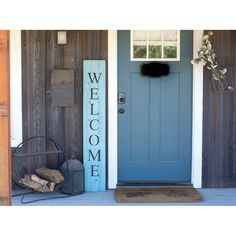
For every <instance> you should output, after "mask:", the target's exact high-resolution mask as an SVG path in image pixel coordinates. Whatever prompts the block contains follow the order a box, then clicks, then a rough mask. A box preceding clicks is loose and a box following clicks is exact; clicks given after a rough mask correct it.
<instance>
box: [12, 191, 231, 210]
mask: <svg viewBox="0 0 236 236" xmlns="http://www.w3.org/2000/svg"><path fill="white" fill-rule="evenodd" d="M198 191H199V193H200V194H201V196H202V198H203V202H199V203H198V202H197V203H117V202H116V200H115V197H114V190H108V191H106V192H98V193H93V192H86V193H83V194H81V195H77V196H71V197H67V198H58V199H49V200H43V201H37V202H33V203H29V204H22V203H21V198H22V197H21V196H17V197H13V199H12V205H13V206H236V188H228V189H198ZM48 197H62V195H61V194H57V193H51V194H36V193H34V194H30V195H26V196H25V197H24V201H34V200H38V199H42V198H48Z"/></svg>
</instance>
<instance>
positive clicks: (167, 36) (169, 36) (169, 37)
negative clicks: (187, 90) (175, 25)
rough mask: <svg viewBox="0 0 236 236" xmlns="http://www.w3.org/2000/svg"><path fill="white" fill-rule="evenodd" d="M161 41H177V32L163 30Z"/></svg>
mask: <svg viewBox="0 0 236 236" xmlns="http://www.w3.org/2000/svg"><path fill="white" fill-rule="evenodd" d="M163 41H177V31H176V30H163Z"/></svg>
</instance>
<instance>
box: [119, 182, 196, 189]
mask: <svg viewBox="0 0 236 236" xmlns="http://www.w3.org/2000/svg"><path fill="white" fill-rule="evenodd" d="M116 186H117V188H118V187H193V185H192V184H191V182H119V183H118V184H117V185H116Z"/></svg>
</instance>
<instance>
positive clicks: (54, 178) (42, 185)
mask: <svg viewBox="0 0 236 236" xmlns="http://www.w3.org/2000/svg"><path fill="white" fill-rule="evenodd" d="M63 181H64V177H63V176H62V174H61V172H60V171H59V170H53V169H48V168H45V167H41V168H39V169H36V174H30V175H29V174H27V175H25V176H24V178H21V179H20V180H19V183H20V184H21V185H23V186H25V187H27V188H31V189H33V190H34V191H36V192H41V193H46V192H53V191H54V190H55V189H56V186H59V185H60V184H61V183H62V182H63Z"/></svg>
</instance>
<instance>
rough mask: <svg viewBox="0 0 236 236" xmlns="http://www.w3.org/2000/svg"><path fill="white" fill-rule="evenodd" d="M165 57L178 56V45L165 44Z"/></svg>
mask: <svg viewBox="0 0 236 236" xmlns="http://www.w3.org/2000/svg"><path fill="white" fill-rule="evenodd" d="M163 51H164V58H176V57H177V46H176V45H175V44H173V45H165V46H164V50H163Z"/></svg>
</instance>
